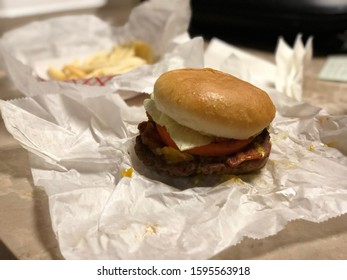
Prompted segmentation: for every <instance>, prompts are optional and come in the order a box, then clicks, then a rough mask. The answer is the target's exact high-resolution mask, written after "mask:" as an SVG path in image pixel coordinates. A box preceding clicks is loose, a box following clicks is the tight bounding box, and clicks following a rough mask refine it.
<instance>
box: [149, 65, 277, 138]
mask: <svg viewBox="0 0 347 280" xmlns="http://www.w3.org/2000/svg"><path fill="white" fill-rule="evenodd" d="M153 93H154V99H155V103H156V106H157V108H158V109H159V110H160V111H161V112H162V113H164V114H166V115H168V116H169V117H171V118H172V119H173V120H175V121H176V122H177V123H179V124H181V125H183V126H186V127H189V128H191V129H194V130H196V131H199V132H201V133H202V134H208V135H214V136H218V137H226V138H233V139H247V138H249V137H251V136H254V135H257V134H259V133H260V132H261V131H262V130H263V129H264V128H266V127H267V126H268V125H269V124H270V123H271V121H272V120H273V118H274V117H275V113H276V109H275V107H274V105H273V103H272V101H271V99H270V98H269V96H268V95H267V94H266V92H264V91H263V90H261V89H259V88H257V87H255V86H253V85H252V84H250V83H248V82H245V81H243V80H240V79H238V78H236V77H234V76H232V75H230V74H227V73H223V72H221V71H217V70H213V69H210V68H203V69H201V68H185V69H177V70H172V71H169V72H166V73H164V74H162V75H161V76H160V77H159V78H158V79H157V81H156V83H155V84H154V91H153Z"/></svg>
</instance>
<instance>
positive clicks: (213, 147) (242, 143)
mask: <svg viewBox="0 0 347 280" xmlns="http://www.w3.org/2000/svg"><path fill="white" fill-rule="evenodd" d="M156 128H157V131H158V134H159V136H160V138H161V139H162V140H163V142H164V143H165V144H166V145H167V146H170V147H172V148H175V149H178V147H177V145H176V143H175V142H174V141H173V140H172V138H171V137H170V134H169V133H168V132H167V130H166V129H165V127H163V126H161V125H158V124H156ZM253 139H254V138H253V137H250V138H248V139H245V140H237V139H229V140H226V141H222V142H213V143H210V144H207V145H203V146H199V147H195V148H192V149H189V150H185V151H184V152H187V153H190V154H193V155H199V156H227V155H230V154H233V153H236V152H238V151H240V150H241V149H243V148H244V147H246V146H247V145H248V144H249V143H251V142H252V140H253Z"/></svg>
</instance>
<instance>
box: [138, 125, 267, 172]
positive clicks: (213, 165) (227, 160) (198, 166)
mask: <svg viewBox="0 0 347 280" xmlns="http://www.w3.org/2000/svg"><path fill="white" fill-rule="evenodd" d="M153 127H154V126H153V123H152V122H151V121H148V122H143V123H141V124H140V125H139V130H140V132H142V133H140V135H139V136H137V137H136V144H135V153H136V155H137V157H138V158H139V159H140V161H142V163H143V164H144V165H146V166H148V167H150V168H152V169H154V170H156V171H157V172H159V173H165V174H168V175H170V176H174V177H183V176H194V175H199V174H203V175H226V174H230V175H238V174H245V173H250V172H253V171H256V170H258V169H260V168H262V167H263V166H264V165H265V164H266V162H267V160H268V158H269V155H270V151H271V143H270V135H269V133H268V131H267V130H266V129H264V131H263V132H262V133H261V134H260V135H258V136H257V137H256V138H255V139H254V141H253V142H252V143H251V144H249V145H248V146H247V147H246V148H245V149H243V150H242V151H240V152H238V153H235V154H232V155H229V156H219V157H211V156H194V157H193V158H192V159H191V160H189V161H182V162H179V163H176V164H170V163H167V162H166V160H165V158H164V157H162V156H158V155H156V154H155V153H154V152H153V147H150V146H151V145H146V144H144V142H148V141H147V140H146V138H145V137H146V135H153V134H155V133H156V132H155V131H154V128H153ZM151 137H152V138H153V136H151ZM143 140H145V141H143ZM150 141H153V140H151V139H150Z"/></svg>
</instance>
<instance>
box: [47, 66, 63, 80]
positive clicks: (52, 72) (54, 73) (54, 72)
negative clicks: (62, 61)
mask: <svg viewBox="0 0 347 280" xmlns="http://www.w3.org/2000/svg"><path fill="white" fill-rule="evenodd" d="M47 74H48V76H49V77H50V78H51V79H52V80H61V81H63V80H66V79H67V76H66V75H65V73H64V72H63V71H62V70H60V69H57V68H55V67H49V68H48V70H47Z"/></svg>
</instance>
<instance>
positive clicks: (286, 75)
mask: <svg viewBox="0 0 347 280" xmlns="http://www.w3.org/2000/svg"><path fill="white" fill-rule="evenodd" d="M204 58H205V65H206V67H211V68H215V69H219V70H221V71H224V72H227V73H230V74H232V75H234V76H237V77H239V78H240V79H242V80H245V81H248V82H250V83H252V84H255V85H257V86H259V87H261V88H268V87H271V88H275V89H276V90H277V91H279V92H282V93H283V94H284V95H287V96H289V97H291V98H294V99H295V100H298V101H301V100H302V87H303V80H304V71H305V67H307V65H308V64H309V63H310V61H311V59H312V38H311V37H310V38H309V39H308V40H307V42H306V45H304V44H303V42H302V37H301V36H300V35H298V36H297V38H296V40H295V43H294V46H293V47H290V46H289V45H288V44H287V43H286V42H285V41H284V39H283V38H279V40H278V43H277V47H276V53H275V63H271V62H269V61H266V60H264V59H261V58H259V57H256V56H254V55H251V54H249V53H247V52H245V51H243V50H241V49H239V48H237V47H235V46H233V45H230V44H228V43H226V42H223V41H221V40H219V39H218V38H213V39H212V40H211V42H210V44H209V46H208V48H207V50H206V52H205V57H204Z"/></svg>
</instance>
